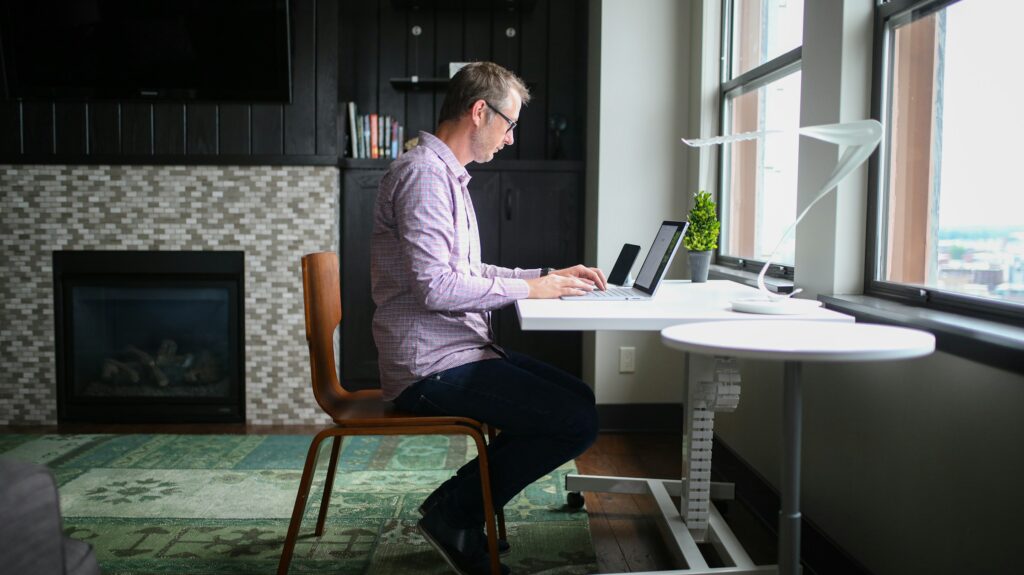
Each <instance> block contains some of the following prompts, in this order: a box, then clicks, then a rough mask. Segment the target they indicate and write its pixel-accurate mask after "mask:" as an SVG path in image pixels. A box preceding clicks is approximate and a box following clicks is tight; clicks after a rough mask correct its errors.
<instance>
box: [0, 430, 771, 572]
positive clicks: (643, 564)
mask: <svg viewBox="0 0 1024 575" xmlns="http://www.w3.org/2000/svg"><path fill="white" fill-rule="evenodd" d="M320 429H322V427H321V426H315V425H312V426H311V425H287V426H268V425H243V424H185V425H180V424H175V425H171V424H167V425H115V424H109V425H99V424H76V425H60V426H31V427H20V426H0V434H3V433H197V434H202V433H230V434H314V433H316V432H317V431H319V430H320ZM576 466H577V468H578V469H579V471H580V473H584V474H592V475H613V476H615V475H618V476H633V477H678V476H679V474H680V469H681V467H682V446H681V440H680V437H679V435H677V434H649V433H629V434H626V433H602V434H601V435H600V436H599V437H598V440H597V442H596V443H595V444H594V445H593V446H591V448H590V449H589V450H587V452H586V453H584V454H583V455H582V456H580V457H579V458H577V460H576ZM584 496H585V498H586V508H587V511H588V513H589V515H590V532H591V537H592V539H593V541H594V550H595V552H596V554H597V562H598V569H599V571H600V572H601V573H621V572H637V571H656V570H659V569H675V568H678V567H677V566H676V565H675V564H674V563H673V560H672V555H671V554H670V553H669V551H668V549H667V547H666V546H665V544H664V543H663V542H662V537H661V533H660V532H659V530H658V526H657V524H656V523H655V519H654V518H655V515H656V513H657V508H656V506H655V504H654V502H653V500H652V499H651V498H650V497H648V496H642V495H622V494H613V493H585V494H584ZM677 503H678V502H677ZM719 507H720V509H721V510H722V513H723V516H724V517H725V519H726V522H727V523H729V525H730V526H731V527H732V529H733V531H734V532H735V533H736V536H737V537H738V538H739V539H740V541H741V542H742V543H743V545H744V547H745V549H746V550H747V552H748V553H749V554H750V556H751V558H752V559H753V560H754V561H755V562H756V563H758V564H771V563H774V562H775V556H774V553H775V551H774V547H775V540H774V534H773V533H771V531H769V530H768V529H767V528H766V527H765V526H764V525H762V524H761V523H760V522H759V521H758V520H757V519H755V518H754V517H753V516H752V515H751V514H750V513H748V512H747V511H746V510H745V508H744V507H743V505H741V504H740V503H738V502H731V503H729V504H728V505H725V506H722V505H720V506H719ZM702 550H704V551H705V555H706V556H707V558H708V562H709V564H711V565H714V564H716V562H717V561H716V558H715V557H714V552H713V551H712V550H711V549H710V548H704V547H702Z"/></svg>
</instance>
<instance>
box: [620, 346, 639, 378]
mask: <svg viewBox="0 0 1024 575" xmlns="http://www.w3.org/2000/svg"><path fill="white" fill-rule="evenodd" d="M635 371H636V348H635V347H620V348H619V373H633V372H635Z"/></svg>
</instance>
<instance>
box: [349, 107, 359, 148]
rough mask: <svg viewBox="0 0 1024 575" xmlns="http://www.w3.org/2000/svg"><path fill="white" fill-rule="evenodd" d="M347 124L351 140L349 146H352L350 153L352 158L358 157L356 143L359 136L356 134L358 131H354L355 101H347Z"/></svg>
mask: <svg viewBox="0 0 1024 575" xmlns="http://www.w3.org/2000/svg"><path fill="white" fill-rule="evenodd" d="M348 126H349V127H348V130H349V133H350V134H351V141H350V145H351V148H352V151H351V154H352V157H353V158H358V157H359V147H358V146H359V145H358V142H359V138H358V136H357V135H358V132H357V131H356V103H355V102H349V103H348Z"/></svg>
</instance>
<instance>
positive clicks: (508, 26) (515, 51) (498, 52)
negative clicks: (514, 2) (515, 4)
mask: <svg viewBox="0 0 1024 575" xmlns="http://www.w3.org/2000/svg"><path fill="white" fill-rule="evenodd" d="M521 28H522V27H521V26H520V25H519V12H517V11H515V10H509V9H507V8H497V9H495V11H494V16H493V18H492V20H491V61H492V62H494V63H495V64H499V65H501V66H504V67H505V68H508V69H509V70H512V71H513V72H516V73H517V74H518V73H519V42H520V41H521V40H522V36H521V35H520V32H522V30H521ZM509 33H511V34H512V36H509Z"/></svg>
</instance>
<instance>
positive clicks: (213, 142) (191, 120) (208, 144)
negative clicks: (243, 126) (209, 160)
mask: <svg viewBox="0 0 1024 575" xmlns="http://www.w3.org/2000/svg"><path fill="white" fill-rule="evenodd" d="M185 126H186V128H185V136H186V138H185V153H187V154H195V155H197V156H202V155H209V154H216V153H217V105H216V104H189V105H188V107H187V108H186V111H185ZM247 147H248V146H247Z"/></svg>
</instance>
